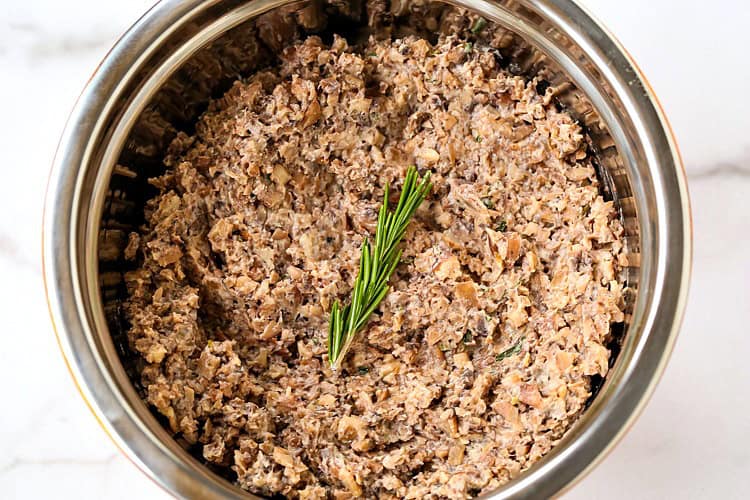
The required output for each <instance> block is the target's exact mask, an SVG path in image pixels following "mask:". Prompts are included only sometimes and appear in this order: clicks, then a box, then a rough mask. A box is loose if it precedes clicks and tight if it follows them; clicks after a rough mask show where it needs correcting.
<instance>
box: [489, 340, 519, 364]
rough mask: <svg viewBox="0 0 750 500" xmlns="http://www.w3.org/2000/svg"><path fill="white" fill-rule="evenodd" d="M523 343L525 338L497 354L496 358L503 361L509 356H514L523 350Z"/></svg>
mask: <svg viewBox="0 0 750 500" xmlns="http://www.w3.org/2000/svg"><path fill="white" fill-rule="evenodd" d="M522 345H523V339H521V340H519V341H518V342H516V344H515V345H513V346H512V347H511V348H509V349H506V350H504V351H503V352H501V353H500V354H498V355H497V356H495V359H496V360H497V361H502V360H504V359H505V358H509V357H511V356H514V355H516V354H518V353H519V352H521V346H522Z"/></svg>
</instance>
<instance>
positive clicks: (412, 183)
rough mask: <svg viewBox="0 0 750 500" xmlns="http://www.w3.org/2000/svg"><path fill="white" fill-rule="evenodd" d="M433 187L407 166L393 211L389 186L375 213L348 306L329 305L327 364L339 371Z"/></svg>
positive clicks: (384, 291)
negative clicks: (373, 227) (372, 240)
mask: <svg viewBox="0 0 750 500" xmlns="http://www.w3.org/2000/svg"><path fill="white" fill-rule="evenodd" d="M431 188H432V184H431V183H430V173H429V172H427V173H426V174H425V175H424V177H422V178H420V177H419V175H418V174H417V169H416V168H415V167H413V166H412V167H409V169H408V170H407V172H406V179H404V185H403V187H402V188H401V196H400V197H399V200H398V204H397V205H396V209H395V210H394V211H393V212H389V211H388V195H389V190H388V185H387V184H386V186H385V194H384V195H383V204H382V205H381V207H380V211H379V212H378V224H377V228H376V230H375V245H374V248H372V247H371V246H370V241H369V239H365V241H364V242H363V243H362V254H361V256H360V259H359V272H358V274H357V279H356V280H355V282H354V288H353V290H352V297H351V303H350V304H349V305H347V306H344V307H342V306H341V304H340V303H339V301H338V300H337V301H336V302H334V303H333V306H331V316H330V318H329V323H328V363H329V364H330V366H331V369H332V370H338V369H339V367H340V366H341V362H342V361H343V359H344V356H346V352H347V351H348V350H349V346H350V345H351V343H352V340H353V339H354V335H355V334H356V333H357V332H358V331H359V330H361V329H362V327H364V325H365V323H367V320H368V319H369V317H370V315H371V314H372V313H373V311H375V309H376V308H377V307H378V305H379V304H380V302H381V301H382V300H383V298H384V297H385V296H386V294H387V293H388V290H390V287H389V286H388V280H389V279H390V277H391V275H392V274H393V271H394V270H395V269H396V266H397V265H398V263H399V261H400V260H401V250H400V249H398V244H399V242H400V241H401V238H403V236H404V233H405V232H406V227H407V226H408V225H409V222H410V221H411V218H412V216H413V215H414V212H416V211H417V208H419V205H421V203H422V202H423V201H424V199H425V197H426V196H427V194H428V193H429V191H430V189H431Z"/></svg>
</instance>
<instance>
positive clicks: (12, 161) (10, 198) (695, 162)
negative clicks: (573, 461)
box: [0, 0, 750, 499]
mask: <svg viewBox="0 0 750 500" xmlns="http://www.w3.org/2000/svg"><path fill="white" fill-rule="evenodd" d="M150 3H151V2H149V1H147V0H130V1H127V2H100V1H94V0H67V1H65V2H60V1H55V0H26V1H25V2H13V1H11V0H1V1H0V11H1V12H0V96H2V100H3V105H2V108H0V109H2V114H1V115H0V151H2V158H3V170H2V171H3V182H2V183H0V200H2V201H0V204H1V205H0V206H2V210H0V276H2V285H0V327H1V329H2V332H3V333H2V335H3V348H2V349H0V380H1V381H2V382H1V383H2V385H3V394H4V401H5V402H4V403H3V405H4V408H3V409H2V411H0V438H2V439H1V440H0V442H2V446H1V449H2V453H1V454H0V497H2V498H48V497H53V496H54V497H56V498H77V499H98V498H129V499H130V498H167V495H166V494H165V493H163V492H162V491H161V490H159V489H158V488H157V487H156V486H155V485H154V484H153V483H151V482H150V481H149V480H148V479H147V478H146V477H145V476H143V475H142V474H141V473H140V472H139V471H138V470H137V469H135V467H134V466H132V465H131V464H130V463H129V462H128V461H127V460H126V459H125V458H123V457H122V456H121V455H120V454H119V452H118V451H117V450H116V449H115V447H114V445H113V444H112V443H111V442H110V441H109V440H108V438H107V437H106V436H105V434H104V432H103V431H102V430H101V429H100V428H99V426H98V425H97V423H96V421H95V420H94V418H93V417H92V416H91V415H90V413H89V412H88V410H87V408H86V407H85V405H84V404H83V402H82V401H81V399H80V398H79V396H78V394H77V393H76V391H75V388H74V386H73V383H72V381H71V380H70V377H69V376H68V374H67V372H66V370H65V367H64V365H63V362H62V360H61V357H60V354H59V352H58V348H57V345H56V343H55V340H54V337H53V334H52V330H51V327H50V324H49V321H48V318H47V312H46V306H45V301H44V293H43V290H42V281H41V269H40V267H41V265H40V258H39V248H40V220H41V211H42V210H41V207H42V199H43V194H44V189H45V184H46V177H47V171H48V168H49V164H50V161H51V159H52V156H53V154H54V149H55V146H56V143H57V140H58V137H59V135H60V132H61V130H62V128H63V125H64V122H65V119H66V117H67V114H68V112H69V110H70V108H71V107H72V105H73V102H74V100H75V97H76V96H77V94H78V92H79V91H80V90H81V88H82V87H83V85H84V83H85V82H86V80H87V78H88V76H89V75H90V73H91V71H92V70H93V69H94V68H95V66H96V64H97V62H98V61H99V60H100V59H101V58H102V57H103V56H104V54H105V52H106V51H107V49H108V48H109V47H110V46H111V44H112V43H113V42H114V41H115V39H116V37H117V36H118V34H119V33H120V32H122V31H123V30H124V29H125V28H126V27H127V26H129V25H130V24H131V23H132V22H133V21H134V20H135V19H136V18H137V16H138V15H139V14H140V13H141V12H143V11H144V10H145V9H146V8H147V7H148V6H149V4H150ZM584 3H585V4H586V5H587V6H588V7H589V8H590V10H591V11H592V12H593V13H594V14H595V15H597V16H598V17H600V18H601V19H602V20H603V21H604V22H605V24H607V25H608V26H609V27H610V29H611V30H612V31H613V32H614V33H615V34H616V35H617V36H618V37H619V38H620V40H621V41H622V42H623V44H624V45H625V46H626V47H627V48H628V49H629V50H630V52H631V53H632V54H633V55H634V57H635V58H636V59H637V60H638V62H639V63H640V65H641V67H642V69H643V70H644V72H645V73H646V74H647V75H648V77H649V78H650V80H651V83H652V84H653V86H654V88H655V89H656V91H657V93H658V94H659V96H660V98H661V100H662V102H663V104H664V106H665V108H666V111H667V115H668V116H669V117H670V118H671V120H672V123H673V125H674V128H675V131H676V134H677V138H678V141H679V143H680V145H681V147H682V151H683V153H684V158H685V163H686V167H687V171H688V175H689V181H690V192H691V196H692V202H693V210H694V221H695V260H694V274H693V279H692V287H691V293H690V302H689V306H688V311H687V316H686V318H685V324H684V327H683V330H682V334H681V337H680V339H679V341H678V343H677V348H676V350H675V353H674V355H673V357H672V361H671V363H670V365H669V368H668V370H667V372H666V374H665V375H664V378H663V380H662V382H661V384H660V385H659V387H658V389H657V391H656V394H655V395H654V397H653V399H652V401H651V403H650V404H649V406H648V407H647V409H646V411H645V412H644V414H643V415H642V417H641V418H640V420H639V421H638V422H637V423H636V425H635V426H634V428H633V429H632V431H631V432H630V433H629V434H628V435H627V436H626V437H625V439H624V440H623V441H622V442H621V443H620V445H619V446H618V447H617V448H616V450H615V451H614V452H613V453H612V454H611V455H610V456H609V457H608V458H607V459H606V460H605V461H604V462H603V463H602V464H601V465H600V466H599V467H598V468H597V469H596V470H595V471H594V472H593V473H592V474H591V475H590V476H589V477H587V478H586V479H585V480H584V481H583V482H582V483H580V484H579V485H578V486H576V487H575V488H574V489H573V490H572V491H571V492H569V493H568V494H567V495H566V497H567V498H568V499H587V498H615V499H617V498H623V499H625V498H644V499H661V498H681V499H703V498H706V499H708V498H743V497H744V498H747V496H748V494H749V493H748V491H750V419H748V413H750V402H748V393H749V389H750V387H749V385H750V384H749V382H750V363H748V357H749V356H750V333H748V329H747V324H748V320H747V317H746V314H747V313H748V312H749V311H750V293H748V290H749V289H750V287H749V286H748V283H749V282H750V260H749V257H748V256H749V255H750V239H749V236H748V235H750V212H749V211H748V202H747V199H748V195H750V118H748V116H750V99H748V98H747V91H748V88H750V62H749V60H748V57H747V53H746V51H747V47H750V6H748V4H747V3H746V1H745V0H736V1H732V0H715V1H714V2H711V3H710V4H708V3H707V2H704V1H698V0H682V1H680V0H670V1H667V0H657V1H654V0H630V1H628V2H614V1H612V0H585V2H584ZM707 5H710V7H707Z"/></svg>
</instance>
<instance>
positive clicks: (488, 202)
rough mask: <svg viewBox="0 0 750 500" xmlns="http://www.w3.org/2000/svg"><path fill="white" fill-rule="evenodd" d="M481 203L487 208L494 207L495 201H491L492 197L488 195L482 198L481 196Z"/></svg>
mask: <svg viewBox="0 0 750 500" xmlns="http://www.w3.org/2000/svg"><path fill="white" fill-rule="evenodd" d="M482 203H483V204H484V206H485V207H487V208H495V202H494V201H492V198H490V197H489V196H485V197H484V198H482Z"/></svg>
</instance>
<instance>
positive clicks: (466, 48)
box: [464, 42, 474, 54]
mask: <svg viewBox="0 0 750 500" xmlns="http://www.w3.org/2000/svg"><path fill="white" fill-rule="evenodd" d="M473 48H474V44H473V43H471V42H466V43H465V44H464V52H466V53H467V54H468V53H470V52H471V50H472V49H473Z"/></svg>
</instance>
